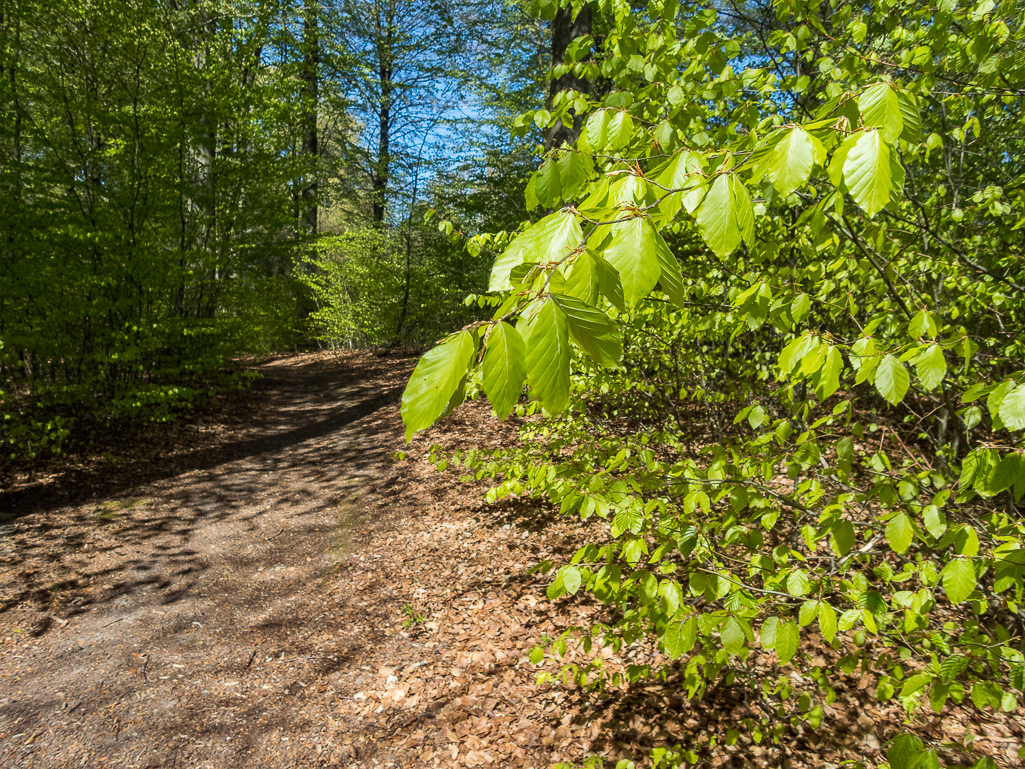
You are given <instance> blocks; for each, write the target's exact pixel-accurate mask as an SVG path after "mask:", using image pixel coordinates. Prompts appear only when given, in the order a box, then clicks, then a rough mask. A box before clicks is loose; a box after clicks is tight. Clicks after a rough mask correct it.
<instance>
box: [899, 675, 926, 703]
mask: <svg viewBox="0 0 1025 769" xmlns="http://www.w3.org/2000/svg"><path fill="white" fill-rule="evenodd" d="M932 680H933V674H932V673H918V674H916V675H913V676H911V678H909V679H908V680H907V681H905V682H904V686H903V687H901V690H900V696H901V697H910V696H911V695H912V694H917V693H918V692H920V691H922V689H924V688H925V687H926V686H927V685H928V684H929V682H930V681H932Z"/></svg>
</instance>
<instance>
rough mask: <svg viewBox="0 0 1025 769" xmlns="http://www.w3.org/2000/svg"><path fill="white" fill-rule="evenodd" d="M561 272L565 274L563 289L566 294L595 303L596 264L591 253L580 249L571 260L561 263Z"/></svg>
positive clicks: (587, 302) (596, 287)
mask: <svg viewBox="0 0 1025 769" xmlns="http://www.w3.org/2000/svg"><path fill="white" fill-rule="evenodd" d="M563 272H564V273H565V275H566V283H565V285H564V286H563V291H564V292H565V293H566V294H567V295H569V296H574V297H576V298H577V299H579V300H580V301H581V302H584V303H586V304H591V305H593V304H595V303H597V301H598V265H597V263H596V262H595V261H594V257H593V256H591V254H589V253H587V252H586V251H581V252H580V253H578V254H577V255H576V257H575V258H574V259H573V261H572V262H570V263H569V264H568V265H565V264H564V265H563Z"/></svg>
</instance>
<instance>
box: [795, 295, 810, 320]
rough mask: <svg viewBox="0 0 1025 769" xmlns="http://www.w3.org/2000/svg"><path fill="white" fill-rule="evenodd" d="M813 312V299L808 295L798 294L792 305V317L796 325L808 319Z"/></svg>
mask: <svg viewBox="0 0 1025 769" xmlns="http://www.w3.org/2000/svg"><path fill="white" fill-rule="evenodd" d="M810 311H811V298H810V297H809V296H808V295H807V294H798V296H797V298H796V299H794V301H793V302H791V303H790V317H791V318H793V319H794V323H800V322H801V321H802V320H804V319H805V318H807V317H808V313H809V312H810Z"/></svg>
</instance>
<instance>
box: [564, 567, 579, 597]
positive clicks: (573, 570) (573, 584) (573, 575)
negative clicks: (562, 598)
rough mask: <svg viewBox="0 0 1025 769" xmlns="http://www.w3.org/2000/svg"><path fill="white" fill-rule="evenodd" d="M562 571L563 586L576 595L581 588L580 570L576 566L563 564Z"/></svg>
mask: <svg viewBox="0 0 1025 769" xmlns="http://www.w3.org/2000/svg"><path fill="white" fill-rule="evenodd" d="M560 573H561V574H562V586H563V587H564V588H566V592H567V593H569V594H570V595H575V594H576V592H577V590H579V589H580V570H579V569H578V568H577V567H576V566H563V567H562V569H560Z"/></svg>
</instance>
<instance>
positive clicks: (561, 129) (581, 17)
mask: <svg viewBox="0 0 1025 769" xmlns="http://www.w3.org/2000/svg"><path fill="white" fill-rule="evenodd" d="M589 34H591V8H590V6H587V5H585V6H584V7H583V8H581V9H580V13H578V14H577V17H576V19H574V18H573V9H572V8H559V10H558V11H557V12H556V14H555V19H554V20H553V21H552V61H551V66H552V67H557V66H559V65H560V64H562V63H564V62H565V60H566V47H567V46H568V45H569V44H570V43H572V42H573V41H574V40H575V39H576V38H578V37H582V36H584V35H589ZM588 89H589V86H588V82H587V81H586V80H584V79H583V78H582V77H578V76H577V75H575V74H573V73H572V72H567V73H566V74H565V75H563V76H562V77H560V78H558V79H557V80H553V81H552V83H551V85H550V86H549V87H548V108H549V109H551V107H552V105H553V104H554V102H555V95H556V94H557V93H559V92H560V91H570V90H572V91H579V92H581V93H587V92H588ZM581 126H582V119H581V117H580V116H579V115H578V116H577V117H576V118H575V119H574V121H573V124H572V125H566V124H565V123H563V122H562V121H561V120H560V121H558V122H556V124H555V125H553V126H552V127H551V128H549V129H548V133H547V135H546V136H545V149H546V150H550V149H554V148H556V147H561V146H562V144H563V142H565V143H567V144H575V143H576V140H577V139H578V138H579V137H580V129H581Z"/></svg>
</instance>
